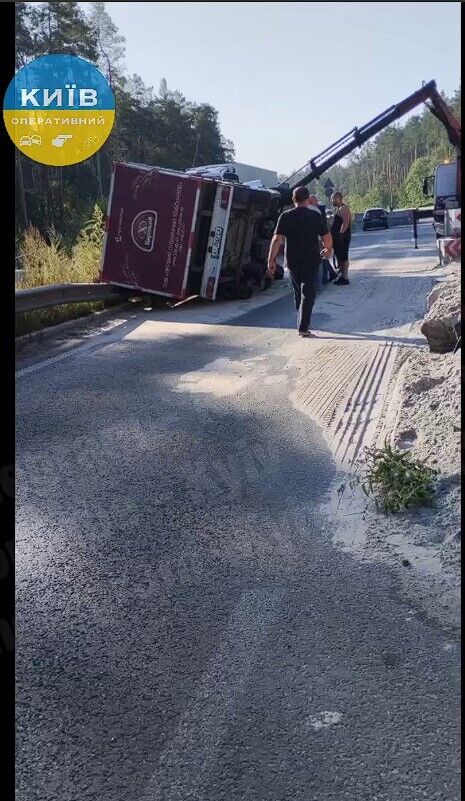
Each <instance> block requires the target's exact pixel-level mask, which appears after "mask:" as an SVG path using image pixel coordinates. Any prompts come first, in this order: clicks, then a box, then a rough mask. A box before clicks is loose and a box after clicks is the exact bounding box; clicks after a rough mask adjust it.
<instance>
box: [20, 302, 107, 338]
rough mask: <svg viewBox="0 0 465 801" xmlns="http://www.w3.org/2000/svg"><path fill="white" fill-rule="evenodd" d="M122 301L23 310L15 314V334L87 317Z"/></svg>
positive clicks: (68, 304) (69, 304) (22, 333)
mask: <svg viewBox="0 0 465 801" xmlns="http://www.w3.org/2000/svg"><path fill="white" fill-rule="evenodd" d="M121 302H122V301H120V300H114V301H105V302H103V301H96V302H94V303H67V304H63V305H62V306H53V307H50V308H48V309H39V310H38V311H30V312H23V313H21V314H17V315H16V321H15V336H16V337H20V336H23V335H24V334H30V333H31V332H32V331H40V330H41V329H42V328H48V327H49V326H52V325H58V323H64V322H66V321H67V320H75V319H77V318H79V317H88V316H89V314H92V313H93V312H96V311H101V310H102V309H107V308H110V307H111V306H115V305H118V304H119V303H121Z"/></svg>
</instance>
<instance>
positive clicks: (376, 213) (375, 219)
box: [362, 209, 389, 231]
mask: <svg viewBox="0 0 465 801" xmlns="http://www.w3.org/2000/svg"><path fill="white" fill-rule="evenodd" d="M369 228H389V221H388V215H387V211H386V210H385V209H367V210H366V212H365V214H364V215H363V217H362V231H367V230H368V229H369Z"/></svg>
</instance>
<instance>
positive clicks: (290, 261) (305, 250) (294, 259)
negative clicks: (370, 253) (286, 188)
mask: <svg viewBox="0 0 465 801" xmlns="http://www.w3.org/2000/svg"><path fill="white" fill-rule="evenodd" d="M292 199H293V201H294V208H293V209H289V211H284V212H283V213H282V214H281V216H280V218H279V220H278V224H277V226H276V230H275V232H274V236H273V239H272V240H271V246H270V252H269V256H268V271H269V272H270V273H271V275H274V273H275V272H276V257H277V255H278V252H279V249H280V248H281V246H282V245H283V244H284V245H285V248H286V262H287V266H288V268H289V272H290V274H291V278H292V286H293V287H294V296H295V307H296V310H297V326H298V331H299V335H300V336H302V337H311V336H313V334H312V332H311V331H310V330H309V328H310V318H311V314H312V309H313V304H314V303H315V296H316V289H317V282H318V267H319V265H320V263H321V259H322V257H325V258H327V257H328V256H329V255H330V253H331V251H332V247H333V241H332V237H331V234H330V233H329V232H328V225H327V222H326V219H325V218H324V217H323V215H322V213H321V211H320V209H319V208H318V205H317V203H316V198H314V197H313V196H310V193H309V191H308V189H307V187H306V186H298V187H297V189H294V192H293V193H292ZM320 237H321V239H322V241H323V246H324V248H323V251H322V252H321V253H320V241H319V240H320Z"/></svg>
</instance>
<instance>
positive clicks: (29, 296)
mask: <svg viewBox="0 0 465 801" xmlns="http://www.w3.org/2000/svg"><path fill="white" fill-rule="evenodd" d="M136 294H137V293H136ZM131 295H134V292H131V290H129V289H124V288H123V287H115V286H111V285H110V284H50V285H48V286H37V287H34V288H33V289H18V290H16V292H15V312H16V314H19V313H21V312H28V311H37V310H38V309H46V308H47V307H48V306H60V305H62V304H64V303H93V302H97V301H108V300H124V299H125V298H129V297H130V296H131Z"/></svg>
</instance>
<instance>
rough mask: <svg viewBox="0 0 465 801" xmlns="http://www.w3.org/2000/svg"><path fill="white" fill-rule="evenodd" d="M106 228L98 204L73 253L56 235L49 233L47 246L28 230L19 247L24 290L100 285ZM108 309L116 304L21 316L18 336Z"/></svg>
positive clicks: (84, 305)
mask: <svg viewBox="0 0 465 801" xmlns="http://www.w3.org/2000/svg"><path fill="white" fill-rule="evenodd" d="M104 228H105V224H104V214H103V211H102V209H101V208H100V207H99V206H98V205H97V204H96V205H95V206H94V211H93V214H92V218H91V219H90V220H89V221H88V222H86V223H85V225H84V226H83V228H82V229H81V231H80V233H79V235H78V237H77V240H76V243H75V244H74V246H73V247H72V249H71V252H69V250H68V249H67V248H66V247H65V245H64V243H63V240H62V237H61V236H60V235H59V234H57V233H56V231H54V230H51V231H50V232H49V235H48V242H47V241H46V239H45V238H44V237H43V236H42V234H41V233H40V232H39V231H38V230H37V229H36V228H32V227H31V228H28V229H27V231H25V233H24V237H23V239H22V242H21V244H20V245H19V254H20V261H21V267H22V269H23V270H24V274H23V278H22V281H21V289H30V288H32V287H37V286H45V285H47V284H71V283H87V282H92V281H96V280H97V279H98V276H99V269H100V257H101V253H102V246H103V236H104ZM108 305H113V303H112V304H106V303H102V302H97V303H79V304H74V303H73V304H68V305H63V306H55V307H52V308H48V309H40V310H38V311H34V312H25V313H23V314H17V315H16V326H15V329H16V336H20V335H21V334H26V333H29V332H31V331H36V330H39V329H41V328H44V327H46V326H49V325H56V324H57V323H61V322H63V321H64V320H71V319H75V318H76V317H83V316H85V315H87V314H91V313H92V312H93V311H97V310H99V309H103V308H105V307H106V306H108Z"/></svg>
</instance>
